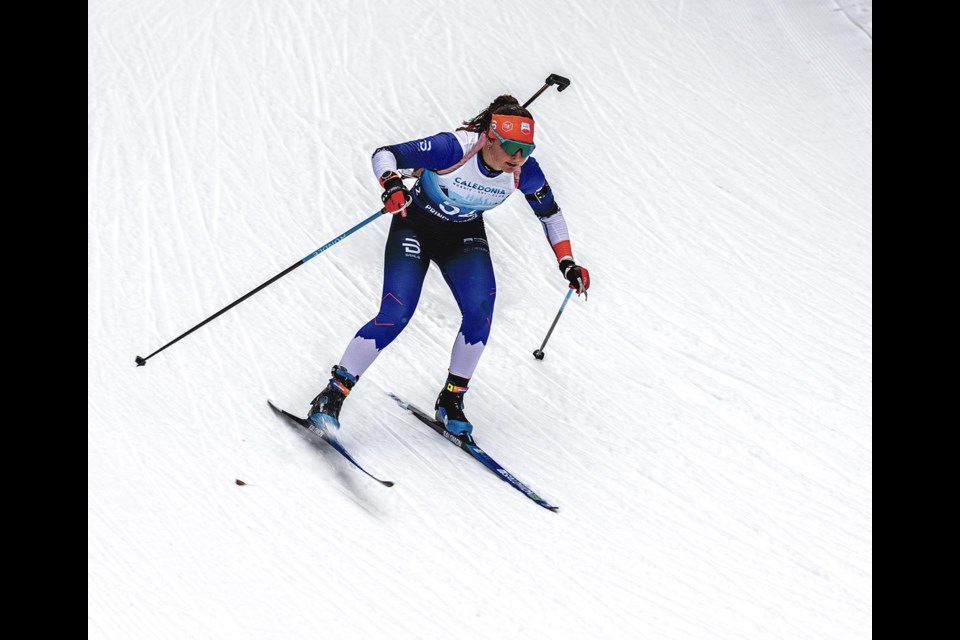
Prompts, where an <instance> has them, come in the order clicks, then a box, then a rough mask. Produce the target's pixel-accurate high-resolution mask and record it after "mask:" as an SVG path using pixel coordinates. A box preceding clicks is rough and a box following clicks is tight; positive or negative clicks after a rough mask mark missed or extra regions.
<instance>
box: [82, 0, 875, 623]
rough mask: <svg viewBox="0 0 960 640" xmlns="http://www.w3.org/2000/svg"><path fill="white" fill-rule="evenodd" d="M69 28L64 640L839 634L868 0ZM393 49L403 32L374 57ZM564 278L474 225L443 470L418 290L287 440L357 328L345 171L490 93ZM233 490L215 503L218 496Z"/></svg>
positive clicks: (493, 4)
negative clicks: (78, 131)
mask: <svg viewBox="0 0 960 640" xmlns="http://www.w3.org/2000/svg"><path fill="white" fill-rule="evenodd" d="M474 11H479V12H480V14H481V15H483V16H484V18H483V24H484V25H486V27H485V30H484V31H483V34H484V35H483V36H482V37H481V35H479V33H480V32H479V31H478V28H477V26H476V24H475V23H474V22H471V21H470V20H468V19H466V16H465V14H464V13H463V8H462V7H460V8H452V5H449V4H440V3H439V2H436V1H434V0H415V1H414V2H412V3H406V4H404V5H396V4H394V5H385V4H383V3H374V2H368V1H365V0H354V1H351V2H348V1H347V0H323V2H319V3H317V2H303V1H302V0H284V1H283V2H275V3H263V2H255V1H254V0H240V1H239V2H223V1H213V0H211V1H209V2H201V3H194V2H188V1H187V0H167V1H165V2H162V3H148V2H143V1H133V2H117V1H116V0H96V1H94V2H91V3H90V4H89V6H88V94H87V96H88V98H87V99H88V355H89V358H88V421H89V431H88V469H89V470H88V635H89V637H91V638H124V639H126V638H171V637H176V638H203V639H204V640H207V639H210V638H230V639H231V640H235V639H239V638H250V639H254V638H257V639H259V638H287V639H295V638H315V637H318V635H320V636H323V637H328V636H329V637H331V638H333V637H336V638H358V639H359V638H363V639H364V640H367V639H378V638H383V639H387V638H389V639H391V640H394V639H414V638H431V639H432V638H438V639H439V638H454V637H456V638H465V639H471V638H489V637H503V638H524V639H528V638H543V639H547V638H549V639H551V640H552V639H555V638H564V639H566V638H570V639H574V638H576V639H580V638H627V637H644V638H657V639H658V640H673V639H676V640H681V639H682V640H691V639H695V640H700V639H703V640H707V639H711V640H712V639H713V638H724V639H725V640H726V639H742V640H770V639H771V638H777V639H789V640H807V639H809V640H831V639H836V640H841V639H842V640H848V639H851V638H869V637H872V577H873V576H872V153H873V152H872V2H871V1H870V0H843V1H840V0H837V1H835V2H834V1H831V2H821V3H786V2H778V1H776V0H751V1H749V2H742V1H734V0H721V1H718V2H711V3H693V2H686V1H681V2H675V3H654V2H635V3H600V4H597V5H590V6H589V7H587V6H586V5H583V4H582V3H581V4H578V3H570V2H552V3H546V2H540V1H537V2H531V3H524V4H519V5H518V4H517V3H511V2H507V1H506V0H491V1H489V2H487V3H484V4H483V5H482V6H481V7H479V8H472V9H471V13H470V15H471V16H472V15H474V13H473V12H474ZM411 34H412V35H411ZM549 73H559V74H561V75H564V76H567V77H569V78H570V79H571V81H572V84H571V86H570V87H569V88H568V89H567V90H566V91H564V92H562V93H558V92H557V91H555V90H554V89H550V90H549V91H547V92H545V93H544V94H542V95H541V96H540V97H539V98H538V100H537V102H536V103H535V104H534V105H533V106H532V107H531V110H532V111H533V113H534V115H535V116H536V118H537V127H538V129H537V136H538V148H537V152H536V154H537V158H538V160H539V161H540V163H541V165H542V166H543V167H544V171H545V173H546V175H547V176H548V179H549V181H550V184H551V186H552V187H553V189H554V192H555V194H556V196H557V199H558V202H559V203H560V205H561V206H562V208H563V211H564V214H565V216H566V218H567V223H568V226H569V227H570V231H571V235H572V240H573V247H574V251H575V254H576V256H577V259H578V261H579V262H580V263H581V264H584V265H585V266H587V267H588V268H589V269H590V272H591V276H592V280H593V285H592V288H591V290H590V292H589V299H588V300H586V301H585V300H583V299H582V298H580V297H574V299H572V300H571V301H570V303H569V304H568V305H567V307H566V310H565V311H564V314H563V315H562V317H561V319H560V321H559V323H558V324H557V327H556V329H555V331H554V333H553V335H552V336H551V338H550V341H549V343H548V345H547V347H546V348H545V353H546V358H545V359H544V360H543V361H536V360H535V359H534V358H533V357H532V355H531V354H532V351H533V350H534V349H535V348H537V347H539V346H540V344H541V342H542V340H543V337H544V335H545V334H546V331H547V329H548V328H549V326H550V323H551V322H552V320H553V318H554V316H555V314H556V313H557V310H558V309H559V305H560V303H561V302H562V300H563V296H564V294H565V290H564V288H563V287H564V283H563V281H562V278H561V277H560V275H559V273H558V270H557V269H556V266H555V261H554V259H553V255H552V252H551V251H550V249H549V247H548V246H547V244H546V242H545V241H544V239H543V233H542V230H541V228H540V225H539V223H538V222H537V220H536V218H535V217H534V216H533V215H532V213H531V212H530V210H529V208H528V206H527V205H526V203H525V202H524V201H523V199H522V198H521V197H520V196H513V197H512V198H511V199H510V200H508V202H507V203H506V204H504V205H503V206H502V207H500V208H498V209H497V210H495V211H493V212H492V213H491V214H489V215H488V216H487V233H488V237H489V239H490V246H491V255H492V258H493V261H494V266H495V269H496V274H497V309H496V314H495V317H494V320H493V332H492V334H491V338H490V341H489V344H488V345H487V349H486V352H485V354H484V356H483V359H482V360H481V362H480V366H479V368H478V370H477V373H476V376H475V378H474V380H473V381H472V384H471V391H470V393H469V394H468V395H467V412H468V415H470V416H471V419H472V420H473V421H474V423H475V424H476V436H477V439H478V442H479V443H480V445H481V446H482V447H483V448H484V450H486V451H487V452H488V453H489V454H490V455H491V456H492V457H493V458H494V459H495V460H497V461H498V462H500V463H501V464H502V465H504V467H505V468H507V469H508V470H510V471H511V472H512V473H513V474H514V475H515V476H516V477H517V478H518V479H519V480H520V481H522V482H523V483H525V484H527V485H528V486H529V487H531V488H532V489H533V490H534V491H536V492H537V493H539V494H540V495H542V496H543V497H544V498H545V499H546V500H548V501H550V502H551V503H553V504H556V505H559V507H560V511H559V512H558V513H550V512H548V511H547V510H545V509H542V508H540V507H538V506H537V505H535V504H533V503H531V501H530V500H529V499H528V498H526V497H525V496H523V495H521V494H520V493H519V492H518V491H516V490H515V489H513V488H511V487H510V486H508V485H507V484H506V483H505V482H503V481H502V480H501V479H499V478H497V477H496V476H495V475H494V474H492V473H490V472H489V471H488V470H487V469H486V468H484V467H483V466H482V465H481V464H479V463H478V462H477V461H475V460H472V459H470V458H469V456H467V455H465V454H464V453H463V452H462V451H458V450H457V449H456V448H455V447H453V446H451V445H450V444H449V443H447V442H445V441H444V440H443V439H442V438H440V437H439V436H438V435H437V434H436V433H433V432H431V431H430V430H429V429H428V428H427V427H426V426H424V425H422V424H421V423H419V422H418V421H417V420H416V419H415V418H414V417H413V416H411V415H410V414H409V413H408V412H406V411H405V410H404V409H402V408H400V407H399V406H397V405H396V403H395V402H393V401H392V400H391V399H390V398H389V396H388V393H389V392H394V393H396V394H398V395H399V396H401V397H403V398H405V399H407V400H409V401H411V402H413V403H414V404H417V405H419V406H420V407H421V408H423V409H426V410H431V409H432V406H433V402H434V399H435V397H436V394H437V392H438V391H439V390H440V387H441V384H442V383H443V380H444V377H445V373H446V367H447V365H448V359H449V353H450V348H451V346H452V344H453V341H454V338H455V335H456V332H457V327H458V326H459V323H460V318H459V312H458V310H457V307H456V304H455V302H454V301H453V299H452V296H451V295H450V293H449V291H448V289H447V287H446V285H445V283H444V282H443V279H442V277H441V276H440V274H439V272H438V270H437V269H436V268H435V267H433V266H431V269H430V272H429V273H428V275H427V281H426V283H425V287H424V291H423V295H422V297H421V302H420V305H419V307H418V309H417V311H416V313H415V314H414V316H413V318H412V321H411V323H410V325H409V326H408V327H407V329H406V330H405V331H404V333H403V334H402V335H401V336H400V337H399V338H398V339H397V340H396V342H395V343H394V344H393V345H392V346H391V347H390V348H389V349H387V350H386V351H385V352H384V353H383V354H382V355H381V356H380V358H379V359H378V360H377V362H376V363H375V364H374V365H373V367H372V368H371V369H370V370H369V371H368V372H367V373H366V374H365V375H364V376H363V380H362V381H361V383H360V384H359V385H358V387H357V389H356V390H355V391H354V393H353V394H352V395H351V397H350V399H349V400H348V401H347V403H346V404H345V406H344V410H343V414H342V417H343V420H344V429H343V430H342V432H341V434H340V440H341V442H342V443H343V444H344V446H345V447H346V448H347V449H348V450H349V451H350V452H351V453H352V454H353V455H354V456H355V457H356V458H357V460H358V461H359V462H360V464H361V465H363V466H364V467H365V468H366V469H368V470H369V471H370V472H371V473H373V474H374V475H376V476H377V477H380V478H384V479H389V480H393V481H394V482H396V485H395V486H394V487H392V488H385V487H381V486H379V485H377V484H376V483H375V482H373V481H372V480H370V479H369V478H367V477H366V476H364V475H363V474H362V473H360V472H359V471H358V470H357V469H356V468H354V467H353V466H352V465H350V463H349V462H348V461H347V460H345V459H343V458H342V457H341V456H340V455H338V454H337V453H336V452H334V451H332V450H330V449H329V447H327V446H326V445H324V444H322V443H315V442H311V441H310V439H309V438H306V437H303V435H302V434H298V432H296V431H295V430H293V429H292V428H291V427H290V426H289V425H287V424H286V423H284V422H283V421H281V420H280V419H279V418H278V417H277V416H275V415H274V414H273V413H272V411H271V410H270V409H269V408H268V407H267V404H266V399H267V398H268V397H269V398H271V399H272V400H273V401H274V402H275V403H277V404H278V405H279V406H282V407H284V408H286V409H287V410H289V411H291V412H293V413H303V412H305V411H306V409H307V408H308V405H309V401H310V399H311V398H313V397H314V396H315V395H316V393H317V392H318V391H319V390H320V388H322V386H323V385H324V384H325V383H326V380H327V378H328V377H329V370H330V367H331V366H332V365H333V364H335V362H336V360H337V359H338V358H339V357H340V355H341V353H342V351H343V349H344V347H345V346H346V344H347V342H348V341H349V340H350V339H351V338H352V336H353V335H354V333H355V332H356V330H357V329H358V328H359V327H360V326H361V325H363V324H364V323H365V322H367V321H368V320H369V319H370V318H371V317H373V315H374V314H375V313H376V311H377V307H378V304H379V299H380V295H381V290H380V287H381V279H382V269H383V264H382V263H383V242H384V239H385V238H386V234H387V228H388V226H389V220H387V219H386V217H383V218H382V219H378V220H376V221H374V222H373V223H371V224H370V225H367V226H366V227H364V228H363V229H361V230H360V231H358V232H357V233H356V234H354V235H353V236H351V237H349V238H347V239H346V240H344V241H343V242H340V243H338V244H336V245H335V246H334V247H332V248H331V249H329V250H327V251H326V252H324V253H322V254H321V255H319V256H317V257H315V258H314V259H312V260H311V261H309V262H308V263H307V264H305V265H303V266H302V267H301V268H299V269H297V270H296V271H294V272H292V273H291V274H288V275H287V276H286V277H284V278H282V279H280V280H278V281H276V282H275V283H273V284H272V285H270V286H269V287H268V288H266V289H265V290H263V291H261V292H260V293H258V294H257V295H256V296H254V297H252V298H251V299H249V300H247V301H245V302H244V303H243V304H241V305H239V306H238V307H236V308H234V309H232V310H230V311H229V312H228V313H226V314H224V315H223V316H221V317H219V318H217V319H216V320H214V321H212V322H211V323H210V324H208V325H206V326H205V327H203V328H202V329H200V330H198V331H197V332H196V333H194V334H192V335H190V336H188V337H187V338H185V339H184V340H182V341H180V342H178V343H177V344H175V345H173V346H172V347H170V348H169V349H168V350H166V351H164V352H162V353H160V354H157V355H156V357H155V358H151V359H150V360H149V362H148V364H147V366H145V367H142V368H139V367H134V364H133V358H134V356H135V355H142V356H146V355H148V354H150V353H151V352H152V351H153V350H154V349H157V348H159V347H160V346H162V345H163V344H165V343H166V342H168V341H169V340H172V339H173V338H175V337H176V336H178V335H180V334H181V333H183V332H184V331H186V330H187V329H188V328H190V327H192V326H194V325H195V324H196V323H198V322H200V321H201V320H203V319H204V318H207V317H208V316H210V315H211V314H213V313H215V312H216V311H217V310H219V309H221V308H222V307H224V306H225V305H227V304H229V303H230V302H231V301H233V300H235V299H237V298H239V297H240V296H242V295H243V294H245V293H246V292H248V291H250V290H251V289H253V288H254V287H256V286H258V285H259V284H261V283H262V282H264V281H266V280H268V279H269V278H270V277H272V276H273V275H275V274H277V273H279V272H281V271H282V270H283V269H285V268H287V267H289V266H290V265H291V264H294V263H295V262H296V261H297V260H299V259H301V258H302V257H304V256H306V255H308V254H310V253H312V252H313V251H314V250H315V249H316V248H318V247H320V246H322V245H324V244H326V243H327V242H329V241H330V240H332V239H334V238H336V237H338V236H339V235H340V234H341V233H343V232H344V231H345V230H346V229H349V228H350V227H352V226H353V225H354V224H356V223H357V222H359V221H361V220H363V219H364V218H366V217H368V216H370V215H372V214H373V213H374V212H375V211H376V210H377V208H378V206H379V193H380V192H379V189H378V186H377V184H376V180H375V178H374V177H373V176H372V175H371V169H370V163H369V157H370V154H371V153H372V151H373V150H374V149H375V148H376V147H378V146H380V145H383V144H389V143H394V142H400V141H403V140H410V139H415V138H417V137H420V136H424V135H430V134H433V133H437V132H438V131H441V130H449V129H453V128H454V127H456V126H457V125H458V124H459V123H460V121H461V120H463V119H466V118H468V117H471V116H472V115H474V114H475V113H476V112H477V111H478V110H479V109H480V108H482V107H483V106H484V105H485V104H487V102H489V100H490V99H492V98H493V97H495V96H496V95H498V94H500V93H505V92H509V93H513V94H514V95H516V96H517V97H518V98H519V99H520V100H524V99H526V98H527V97H528V96H529V95H530V94H532V92H533V91H534V90H536V89H537V88H539V84H540V83H541V82H542V80H543V78H545V77H546V76H547V75H548V74H549ZM237 479H241V480H243V481H244V482H245V483H246V484H245V485H244V486H238V485H237V484H236V482H235V481H236V480H237Z"/></svg>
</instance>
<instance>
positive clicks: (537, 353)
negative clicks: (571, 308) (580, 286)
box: [533, 289, 573, 360]
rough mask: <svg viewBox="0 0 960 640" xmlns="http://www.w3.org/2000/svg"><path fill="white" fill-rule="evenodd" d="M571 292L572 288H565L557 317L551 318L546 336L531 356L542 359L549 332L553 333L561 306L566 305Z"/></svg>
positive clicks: (561, 310)
mask: <svg viewBox="0 0 960 640" xmlns="http://www.w3.org/2000/svg"><path fill="white" fill-rule="evenodd" d="M572 293H573V289H567V296H566V297H565V298H564V299H563V304H562V305H560V311H557V317H556V318H554V319H553V324H551V325H550V330H549V331H547V337H546V338H544V339H543V344H542V345H540V348H539V349H537V350H536V351H534V352H533V357H534V358H536V359H537V360H543V348H544V347H545V346H547V340H549V339H550V334H551V333H553V328H554V327H555V326H557V320H559V319H560V314H561V313H563V308H564V307H566V306H567V302H568V301H569V300H570V294H572Z"/></svg>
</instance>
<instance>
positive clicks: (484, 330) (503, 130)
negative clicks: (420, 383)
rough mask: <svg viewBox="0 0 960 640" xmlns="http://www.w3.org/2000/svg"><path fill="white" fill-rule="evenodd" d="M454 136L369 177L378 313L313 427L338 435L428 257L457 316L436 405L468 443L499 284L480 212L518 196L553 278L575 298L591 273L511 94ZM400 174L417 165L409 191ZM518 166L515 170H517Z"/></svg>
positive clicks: (383, 155)
mask: <svg viewBox="0 0 960 640" xmlns="http://www.w3.org/2000/svg"><path fill="white" fill-rule="evenodd" d="M463 125H464V126H462V127H460V128H458V129H457V130H456V131H455V132H453V133H450V132H443V133H438V134H437V135H433V136H430V137H427V138H423V139H420V140H414V141H411V142H403V143H400V144H394V145H389V146H386V147H380V148H379V149H377V150H376V151H374V153H373V158H372V160H373V172H374V175H376V176H378V177H379V180H380V186H381V187H383V195H382V196H381V200H382V201H383V204H384V210H385V212H386V213H390V214H393V221H392V222H391V224H390V232H389V234H388V236H387V244H386V250H385V252H384V253H385V256H384V268H383V294H382V298H381V300H380V310H379V312H378V313H377V315H376V316H375V317H374V318H373V319H372V320H370V321H369V322H368V323H367V324H365V325H364V326H363V327H362V328H361V329H360V330H359V331H358V332H357V334H356V336H354V338H353V340H351V341H350V343H349V344H348V345H347V348H346V351H345V352H344V354H343V357H341V358H340V363H339V364H337V365H335V366H334V367H333V369H332V370H331V374H332V376H333V377H332V378H330V381H329V383H328V384H327V387H326V388H325V389H324V390H323V391H321V392H320V394H319V395H317V397H316V398H314V399H313V401H312V403H311V404H312V406H311V409H310V420H311V421H313V422H314V423H315V424H317V425H318V426H324V427H326V428H331V427H332V428H333V429H339V427H340V423H339V416H340V408H341V407H342V405H343V401H344V398H346V396H347V394H349V393H350V391H351V389H353V387H354V385H355V384H356V383H357V381H358V380H359V379H360V376H361V375H362V374H363V373H364V372H365V371H366V370H367V368H368V367H369V366H370V365H371V364H372V363H373V361H374V360H375V359H376V357H377V356H378V355H379V354H380V352H381V351H383V349H385V348H386V346H387V345H388V344H390V343H391V342H392V341H393V340H394V339H395V338H396V337H397V336H398V335H399V334H400V332H401V331H403V328H404V327H405V326H406V325H407V323H408V322H409V321H410V318H411V317H412V316H413V312H414V310H415V309H416V308H417V303H418V302H419V300H420V292H421V290H422V288H423V280H424V277H425V276H426V275H427V269H428V267H429V266H430V261H431V260H432V261H433V262H435V263H436V264H437V266H438V267H439V268H440V272H441V273H442V274H443V278H444V280H446V282H447V285H448V286H449V287H450V290H451V291H452V292H453V297H454V299H456V301H457V306H458V307H459V308H460V312H461V313H462V314H463V320H462V323H461V325H460V331H459V333H458V334H457V338H456V341H455V342H454V345H453V353H452V354H451V356H450V367H449V370H448V375H447V381H446V383H445V384H444V386H443V389H442V390H441V391H440V395H439V397H438V398H437V402H436V405H435V409H436V418H437V420H438V421H439V422H441V423H443V424H444V425H445V427H446V429H447V430H448V431H449V432H451V433H453V434H456V435H458V436H460V437H461V438H464V439H465V440H466V441H467V442H471V443H472V442H473V438H472V436H471V433H472V431H473V425H471V424H470V421H469V420H467V417H466V416H465V415H464V413H463V396H464V394H465V393H466V391H467V386H468V384H469V382H470V377H471V376H472V375H473V372H474V369H476V367H477V362H478V361H479V360H480V355H481V354H482V353H483V348H484V346H485V345H486V343H487V337H488V336H489V335H490V323H491V321H492V319H493V306H494V300H495V298H496V283H495V280H494V275H493V264H492V263H491V261H490V250H489V247H488V245H487V236H486V232H485V231H484V223H483V213H484V212H485V211H488V210H490V209H493V208H494V207H496V206H497V205H499V204H501V203H503V202H504V201H505V200H506V199H507V197H508V196H509V195H510V194H511V193H513V191H514V190H516V189H519V190H520V191H521V192H522V193H523V194H524V195H525V196H526V199H527V202H528V203H529V204H530V208H531V209H533V213H534V214H535V215H536V216H537V218H539V219H540V223H541V224H542V225H543V229H544V232H545V233H546V236H547V240H548V241H549V242H550V245H551V247H553V252H554V253H555V254H556V256H557V262H558V263H559V265H560V272H561V273H562V274H563V276H564V277H565V278H566V279H567V281H569V283H570V287H571V288H572V289H575V290H576V292H577V294H578V295H579V294H580V293H583V292H584V291H586V290H587V289H588V288H589V287H590V274H589V273H588V271H587V270H586V269H585V268H583V267H581V266H578V265H577V264H576V263H575V262H574V260H573V252H572V251H571V249H570V239H569V236H568V234H567V225H566V223H565V222H564V219H563V214H562V213H561V212H560V207H559V206H557V203H556V201H555V200H554V197H553V193H552V192H551V190H550V185H549V184H547V181H546V178H544V175H543V171H541V169H540V165H539V164H537V161H536V160H535V159H534V158H532V157H531V155H530V154H531V153H532V152H533V150H534V147H535V146H536V145H534V143H533V130H534V122H533V117H532V116H531V115H530V112H529V111H527V109H525V108H524V107H522V106H520V103H519V102H518V101H517V99H516V98H514V97H513V96H510V95H503V96H500V97H498V98H497V99H496V100H494V101H493V102H492V103H490V104H489V105H488V106H487V108H486V109H484V110H483V111H481V112H480V113H479V114H477V116H475V117H474V118H473V119H471V120H467V121H465V122H464V123H463ZM398 168H403V169H412V168H421V169H422V172H421V171H418V172H417V173H419V176H418V179H417V182H416V183H415V184H414V186H413V190H412V193H411V192H410V191H408V190H407V188H406V187H405V186H404V184H403V181H402V179H401V176H400V174H399V173H398V172H397V169H398ZM521 169H522V170H521Z"/></svg>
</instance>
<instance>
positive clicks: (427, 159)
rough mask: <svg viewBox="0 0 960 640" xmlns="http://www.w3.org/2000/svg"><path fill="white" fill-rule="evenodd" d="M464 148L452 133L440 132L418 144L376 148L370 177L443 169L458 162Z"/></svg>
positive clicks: (412, 141)
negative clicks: (401, 170) (404, 170)
mask: <svg viewBox="0 0 960 640" xmlns="http://www.w3.org/2000/svg"><path fill="white" fill-rule="evenodd" d="M462 157H463V148H462V147H461V146H460V142H459V141H458V140H457V137H456V136H455V135H453V134H452V133H448V132H443V133H438V134H436V135H433V136H429V137H426V138H421V139H419V140H411V141H410V142H401V143H399V144H391V145H387V146H384V147H379V148H378V149H376V150H375V151H374V152H373V157H372V158H371V162H372V164H373V175H375V176H376V177H377V178H380V177H381V176H382V175H383V173H384V172H385V171H396V170H397V169H398V168H402V169H414V168H423V169H443V168H444V167H449V166H451V165H454V164H456V163H457V162H459V161H460V158H462Z"/></svg>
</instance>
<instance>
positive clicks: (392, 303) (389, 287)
mask: <svg viewBox="0 0 960 640" xmlns="http://www.w3.org/2000/svg"><path fill="white" fill-rule="evenodd" d="M429 266H430V258H429V257H428V256H427V255H426V253H425V252H424V251H423V250H422V248H421V246H420V239H419V238H418V236H417V233H416V232H415V231H414V230H413V229H411V228H410V226H409V225H407V224H406V222H405V221H404V220H403V218H401V217H400V216H394V217H393V222H392V223H391V224H390V233H389V235H388V236H387V244H386V248H385V249H384V260H383V291H382V293H381V298H380V310H379V311H378V312H377V315H376V316H375V317H374V318H373V319H371V320H370V321H369V322H368V323H367V324H365V325H364V326H363V327H361V329H360V330H359V331H358V332H357V334H356V336H354V338H353V340H351V341H350V344H348V345H347V349H346V351H345V352H344V354H343V357H342V358H340V365H341V366H342V367H344V368H346V369H347V370H349V371H350V373H352V374H353V375H355V376H360V375H361V374H362V373H363V372H364V371H366V370H367V368H368V367H369V366H370V365H371V364H372V363H373V361H374V360H375V359H376V357H377V356H378V355H379V354H380V352H381V351H383V349H385V348H386V346H387V345H388V344H390V343H391V342H393V340H394V339H395V338H396V337H397V336H398V335H400V332H401V331H403V329H404V327H406V326H407V323H408V322H409V321H410V318H411V317H412V316H413V312H414V311H415V310H416V308H417V303H418V302H419V301H420V292H421V290H422V289H423V279H424V277H426V275H427V268H428V267H429Z"/></svg>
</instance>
